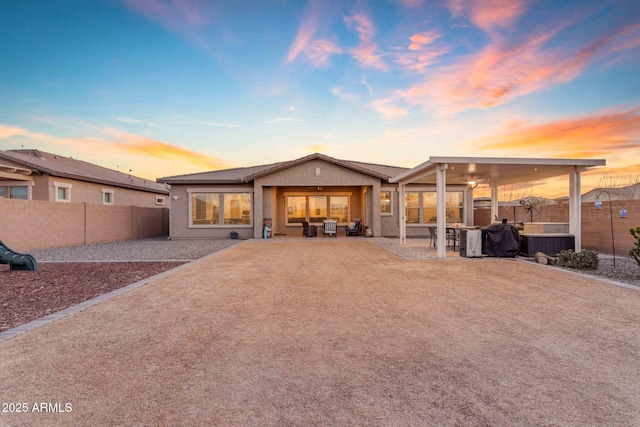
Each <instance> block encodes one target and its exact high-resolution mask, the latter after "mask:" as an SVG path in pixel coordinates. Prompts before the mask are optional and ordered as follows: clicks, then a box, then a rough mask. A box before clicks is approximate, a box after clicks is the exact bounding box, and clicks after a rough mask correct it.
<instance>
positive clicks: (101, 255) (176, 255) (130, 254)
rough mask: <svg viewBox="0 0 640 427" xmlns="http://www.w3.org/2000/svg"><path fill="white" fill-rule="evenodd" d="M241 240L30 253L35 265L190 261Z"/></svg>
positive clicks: (157, 240) (145, 242)
mask: <svg viewBox="0 0 640 427" xmlns="http://www.w3.org/2000/svg"><path fill="white" fill-rule="evenodd" d="M239 242H241V240H231V239H193V240H169V239H167V238H166V237H154V238H150V239H137V240H125V241H121V242H113V243H98V244H94V245H82V246H72V247H69V248H54V249H43V250H37V251H31V252H29V253H30V254H32V255H33V256H34V257H35V258H36V260H37V261H38V262H41V261H45V262H46V261H57V262H76V261H176V260H180V261H190V260H194V259H198V258H202V257H203V256H205V255H209V254H210V253H213V252H216V251H219V250H221V249H224V248H227V247H229V246H233V245H235V244H237V243H239Z"/></svg>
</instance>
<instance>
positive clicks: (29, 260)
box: [0, 240, 38, 271]
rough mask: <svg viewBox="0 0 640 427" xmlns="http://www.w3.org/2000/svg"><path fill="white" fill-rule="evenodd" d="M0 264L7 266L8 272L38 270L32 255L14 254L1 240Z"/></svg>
mask: <svg viewBox="0 0 640 427" xmlns="http://www.w3.org/2000/svg"><path fill="white" fill-rule="evenodd" d="M0 264H9V269H10V270H33V271H37V270H38V263H37V262H36V259H35V258H34V257H33V255H31V254H23V253H20V252H16V251H14V250H13V249H11V248H9V247H8V246H7V245H5V244H4V242H3V241H2V240H0Z"/></svg>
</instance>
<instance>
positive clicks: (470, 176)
mask: <svg viewBox="0 0 640 427" xmlns="http://www.w3.org/2000/svg"><path fill="white" fill-rule="evenodd" d="M605 164H606V161H605V160H602V159H530V158H497V157H431V158H429V160H428V161H426V162H424V163H422V164H421V165H418V166H416V167H415V168H413V169H411V170H408V171H406V172H403V173H401V174H400V175H398V176H395V177H393V178H391V179H390V180H389V182H395V183H398V184H399V187H400V188H399V191H400V200H404V197H405V186H406V185H407V184H435V187H436V201H437V203H436V208H437V215H436V216H437V221H436V234H437V236H438V237H437V238H438V241H439V242H443V241H444V240H445V227H446V223H445V220H446V213H445V204H446V202H445V200H446V199H445V194H446V193H445V192H446V188H447V186H448V185H467V184H472V181H473V182H474V183H476V184H477V185H486V186H489V187H491V218H497V213H498V193H497V188H498V186H501V185H508V184H515V183H519V182H527V181H536V180H541V179H545V178H551V177H555V176H561V175H568V176H569V232H570V233H571V234H573V235H574V237H575V250H576V251H580V249H581V244H582V243H581V230H580V220H581V218H580V194H581V192H580V174H581V173H582V172H585V171H587V170H589V168H591V167H595V166H604V165H605ZM474 187H475V185H474ZM471 188H473V187H471ZM401 211H402V209H401ZM471 220H472V219H471ZM471 224H472V223H471ZM398 225H399V228H400V243H401V244H406V239H407V230H406V228H407V224H406V219H405V213H403V212H401V214H400V216H399V224H398ZM437 251H438V257H439V258H445V257H446V251H445V247H444V245H438V249H437Z"/></svg>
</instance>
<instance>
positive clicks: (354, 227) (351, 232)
mask: <svg viewBox="0 0 640 427" xmlns="http://www.w3.org/2000/svg"><path fill="white" fill-rule="evenodd" d="M360 224H362V221H360V220H359V219H356V220H355V221H352V222H350V223H349V225H347V226H346V227H345V233H346V235H347V236H357V235H359V234H360Z"/></svg>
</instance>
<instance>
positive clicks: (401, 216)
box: [398, 182, 407, 245]
mask: <svg viewBox="0 0 640 427" xmlns="http://www.w3.org/2000/svg"><path fill="white" fill-rule="evenodd" d="M398 192H399V196H398V199H399V200H398V225H399V227H400V244H401V245H406V244H407V222H406V218H405V215H406V212H407V209H406V206H405V205H404V197H405V195H404V183H403V182H399V183H398Z"/></svg>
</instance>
